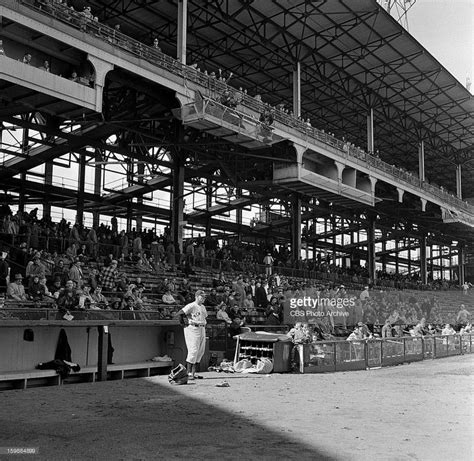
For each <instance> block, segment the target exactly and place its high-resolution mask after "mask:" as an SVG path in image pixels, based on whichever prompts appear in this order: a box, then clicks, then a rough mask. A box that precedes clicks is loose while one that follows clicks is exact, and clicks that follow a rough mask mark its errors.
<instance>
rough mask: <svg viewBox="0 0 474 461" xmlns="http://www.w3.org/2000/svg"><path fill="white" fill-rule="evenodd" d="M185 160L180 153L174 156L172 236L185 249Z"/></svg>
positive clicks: (176, 243)
mask: <svg viewBox="0 0 474 461" xmlns="http://www.w3.org/2000/svg"><path fill="white" fill-rule="evenodd" d="M183 194H184V162H183V158H182V156H181V154H180V153H177V154H176V155H175V156H174V158H173V191H172V194H171V203H172V206H171V236H172V238H173V242H174V244H175V247H176V249H177V250H178V249H179V252H180V253H181V252H182V251H183V229H184V222H183V209H184V201H183Z"/></svg>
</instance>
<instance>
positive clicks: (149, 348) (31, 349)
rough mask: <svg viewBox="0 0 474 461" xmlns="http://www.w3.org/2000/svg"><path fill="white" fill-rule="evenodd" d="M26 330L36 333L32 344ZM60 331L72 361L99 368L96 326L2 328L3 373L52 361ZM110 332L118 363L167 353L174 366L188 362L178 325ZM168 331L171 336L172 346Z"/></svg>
mask: <svg viewBox="0 0 474 461" xmlns="http://www.w3.org/2000/svg"><path fill="white" fill-rule="evenodd" d="M27 328H29V329H31V330H33V332H34V341H32V342H30V341H25V340H24V339H23V333H24V331H25V329H27ZM61 328H64V330H65V331H66V335H67V338H68V343H69V346H70V347H71V352H72V354H71V355H72V360H73V362H76V363H78V364H79V365H80V366H82V367H84V366H94V365H96V364H97V351H98V347H97V346H98V344H97V341H98V330H97V326H93V325H91V326H70V327H68V326H61V325H57V326H56V325H55V326H44V325H35V324H34V323H33V324H31V325H25V326H11V327H10V326H4V325H0V350H1V351H2V352H1V354H0V373H5V372H9V371H23V370H31V369H34V367H35V366H36V365H37V364H38V363H39V362H47V361H49V360H53V359H54V355H55V352H56V346H57V343H58V338H59V332H60V330H61ZM109 332H110V334H111V339H112V346H113V348H114V355H113V362H114V363H116V364H120V363H133V362H143V361H146V360H149V359H151V358H153V357H155V356H157V355H160V356H163V355H165V354H168V355H169V356H171V357H172V358H173V359H174V360H175V363H178V362H181V363H184V362H185V359H186V346H185V343H184V335H183V329H182V328H181V327H180V326H178V325H154V324H151V325H137V326H134V325H130V326H129V325H124V326H120V325H118V326H117V325H111V326H109ZM168 332H171V333H172V336H173V338H172V339H173V341H172V343H170V342H169V340H170V336H169V334H168ZM167 340H168V341H167Z"/></svg>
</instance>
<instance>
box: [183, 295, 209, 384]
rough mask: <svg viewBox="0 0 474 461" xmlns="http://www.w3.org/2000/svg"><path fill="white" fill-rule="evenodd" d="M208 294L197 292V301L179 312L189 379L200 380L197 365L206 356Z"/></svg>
mask: <svg viewBox="0 0 474 461" xmlns="http://www.w3.org/2000/svg"><path fill="white" fill-rule="evenodd" d="M205 297H206V294H205V293H204V291H202V290H198V291H196V294H195V300H194V301H193V302H192V303H189V304H187V305H186V306H184V307H183V308H182V309H180V310H179V311H178V314H177V315H179V318H180V323H181V325H182V326H183V327H184V340H185V341H186V347H187V349H188V355H187V357H186V368H187V370H188V374H189V379H200V378H202V376H198V375H196V363H199V362H200V361H201V359H202V356H203V355H204V350H205V347H206V328H205V327H206V318H207V311H206V308H205V307H204V299H205Z"/></svg>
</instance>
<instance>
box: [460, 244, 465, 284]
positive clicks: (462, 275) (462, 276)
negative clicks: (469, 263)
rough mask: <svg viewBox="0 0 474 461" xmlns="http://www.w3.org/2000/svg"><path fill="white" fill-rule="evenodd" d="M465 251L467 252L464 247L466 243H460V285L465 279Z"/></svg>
mask: <svg viewBox="0 0 474 461" xmlns="http://www.w3.org/2000/svg"><path fill="white" fill-rule="evenodd" d="M465 252H466V249H465V247H464V245H459V246H458V268H459V269H458V278H459V285H462V284H463V283H464V280H465V277H466V276H465V274H466V272H465V269H466V268H465V261H464V260H465V256H464V255H465Z"/></svg>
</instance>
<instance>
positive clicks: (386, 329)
mask: <svg viewBox="0 0 474 461" xmlns="http://www.w3.org/2000/svg"><path fill="white" fill-rule="evenodd" d="M381 335H382V338H391V337H392V324H391V323H390V319H387V320H385V323H384V326H383V327H382V332H381Z"/></svg>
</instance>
